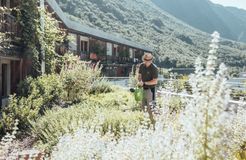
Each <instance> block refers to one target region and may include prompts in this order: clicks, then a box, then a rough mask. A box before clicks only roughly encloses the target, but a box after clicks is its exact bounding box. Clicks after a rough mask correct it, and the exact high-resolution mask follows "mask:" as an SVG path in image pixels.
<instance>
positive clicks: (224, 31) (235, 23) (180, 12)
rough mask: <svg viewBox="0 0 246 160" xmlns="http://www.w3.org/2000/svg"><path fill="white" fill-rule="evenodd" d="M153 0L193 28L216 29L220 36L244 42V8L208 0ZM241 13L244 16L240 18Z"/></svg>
mask: <svg viewBox="0 0 246 160" xmlns="http://www.w3.org/2000/svg"><path fill="white" fill-rule="evenodd" d="M153 2H154V3H155V4H156V5H158V6H159V7H160V8H161V9H163V10H165V11H167V12H168V13H170V14H172V15H174V16H175V17H177V18H178V19H181V20H182V21H184V22H186V23H188V24H189V25H191V26H193V27H195V28H198V29H200V30H202V31H205V32H207V33H211V32H212V31H213V30H217V31H218V32H220V33H221V35H222V37H225V38H228V39H232V40H236V41H242V42H246V33H245V32H246V19H245V14H246V11H245V10H242V9H237V8H233V7H223V6H221V5H217V4H214V3H212V2H210V1H209V0H185V1H183V0H171V1H170V0H153ZM188 4H189V5H188ZM243 15H244V18H241V17H243Z"/></svg>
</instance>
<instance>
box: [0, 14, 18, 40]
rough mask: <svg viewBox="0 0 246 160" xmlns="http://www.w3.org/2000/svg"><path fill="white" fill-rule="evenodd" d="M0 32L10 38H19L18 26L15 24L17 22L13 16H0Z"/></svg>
mask: <svg viewBox="0 0 246 160" xmlns="http://www.w3.org/2000/svg"><path fill="white" fill-rule="evenodd" d="M0 21H1V24H0V32H2V33H7V34H8V35H10V36H11V38H13V37H12V36H17V37H18V36H20V32H19V25H18V23H17V20H16V18H15V17H14V16H12V15H10V14H8V13H7V14H6V13H5V14H1V15H0Z"/></svg>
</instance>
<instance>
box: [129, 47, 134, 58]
mask: <svg viewBox="0 0 246 160" xmlns="http://www.w3.org/2000/svg"><path fill="white" fill-rule="evenodd" d="M129 53H130V58H134V53H133V49H132V48H130V49H129Z"/></svg>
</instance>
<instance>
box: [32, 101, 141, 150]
mask: <svg viewBox="0 0 246 160" xmlns="http://www.w3.org/2000/svg"><path fill="white" fill-rule="evenodd" d="M141 119H143V118H142V113H140V112H122V111H120V110H117V109H111V110H109V109H107V108H99V107H98V106H97V105H95V104H93V103H92V104H89V103H81V104H78V105H76V106H72V107H69V108H66V109H61V108H59V109H55V110H50V111H47V112H46V114H45V116H43V117H41V118H39V119H37V120H36V121H35V122H32V126H33V127H32V128H33V133H34V134H35V135H36V136H37V137H38V138H39V140H40V144H39V145H40V147H41V148H45V149H48V150H50V149H51V147H52V146H54V145H56V144H57V142H58V140H59V138H60V137H61V136H63V135H65V134H70V133H74V132H75V131H76V130H77V129H79V128H80V127H81V126H86V127H87V128H92V129H93V128H94V129H95V130H96V129H98V128H99V130H100V131H101V134H105V133H106V132H107V131H109V130H110V131H112V132H113V133H114V135H115V136H117V137H119V136H120V134H121V133H122V132H123V131H128V132H133V131H134V130H136V129H135V128H137V127H138V125H139V123H140V120H141Z"/></svg>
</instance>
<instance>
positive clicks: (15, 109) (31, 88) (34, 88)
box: [2, 74, 64, 130]
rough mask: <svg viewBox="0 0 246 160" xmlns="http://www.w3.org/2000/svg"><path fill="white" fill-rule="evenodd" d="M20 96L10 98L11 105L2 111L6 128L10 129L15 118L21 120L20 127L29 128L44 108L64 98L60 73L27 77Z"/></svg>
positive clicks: (21, 85)
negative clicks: (31, 121)
mask: <svg viewBox="0 0 246 160" xmlns="http://www.w3.org/2000/svg"><path fill="white" fill-rule="evenodd" d="M19 94H20V95H19V96H16V95H13V96H10V98H9V105H8V106H7V107H5V108H4V109H3V111H2V113H3V119H2V123H3V124H4V125H3V126H4V128H5V130H9V129H10V127H11V126H12V124H13V123H14V120H15V119H19V120H20V129H21V130H27V129H28V128H29V120H33V119H36V118H38V117H39V116H40V115H41V114H42V113H43V112H44V110H46V109H47V108H51V107H52V106H54V105H55V104H58V103H59V102H60V100H61V99H62V96H63V95H64V93H63V86H62V83H61V81H60V78H59V75H56V74H51V75H44V76H41V77H38V78H37V79H33V78H27V80H26V81H24V82H22V83H21V84H20V86H19Z"/></svg>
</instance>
